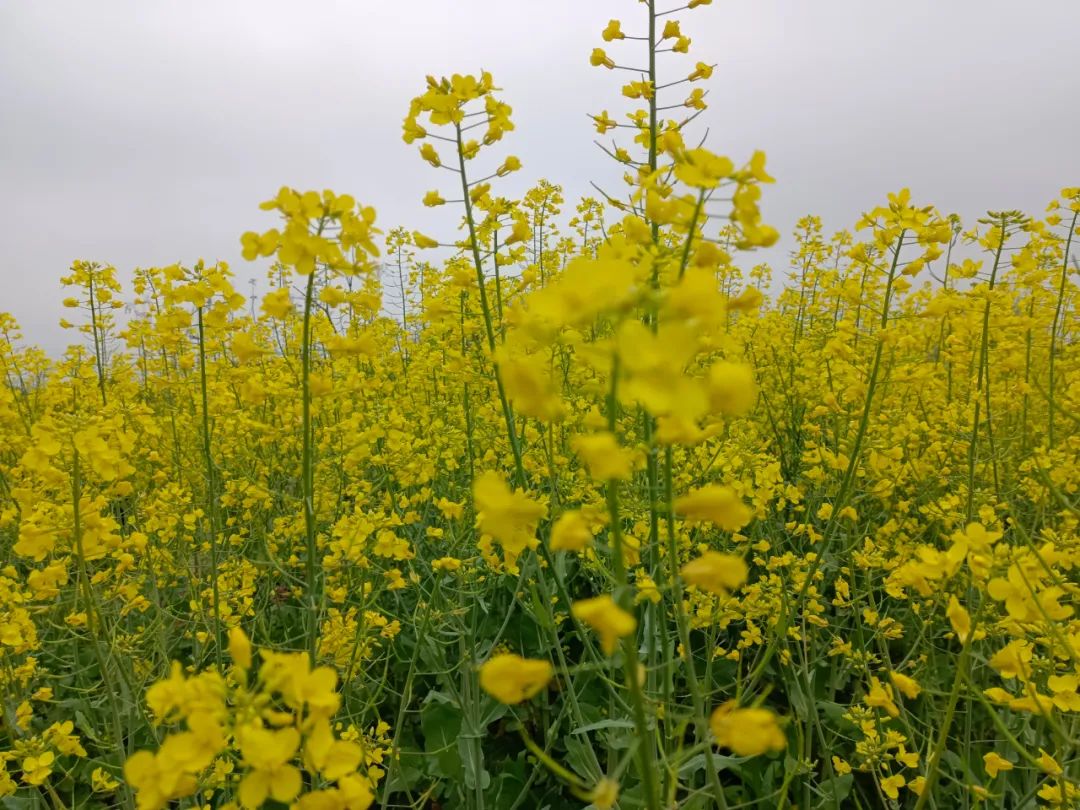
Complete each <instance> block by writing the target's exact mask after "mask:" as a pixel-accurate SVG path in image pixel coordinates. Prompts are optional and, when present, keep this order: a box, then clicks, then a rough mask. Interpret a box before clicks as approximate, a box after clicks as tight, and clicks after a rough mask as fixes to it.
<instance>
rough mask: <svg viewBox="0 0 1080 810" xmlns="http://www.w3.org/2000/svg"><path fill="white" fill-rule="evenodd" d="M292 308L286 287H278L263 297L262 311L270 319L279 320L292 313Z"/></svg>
mask: <svg viewBox="0 0 1080 810" xmlns="http://www.w3.org/2000/svg"><path fill="white" fill-rule="evenodd" d="M292 308H293V305H292V299H291V298H290V297H289V288H288V287H278V288H277V289H276V290H271V291H270V292H268V293H267V294H266V295H264V296H263V301H262V311H263V312H265V313H266V314H267V315H269V316H270V317H271V318H277V319H279V320H281V319H282V318H284V317H285V316H286V315H288V314H289V313H290V312H291V311H292Z"/></svg>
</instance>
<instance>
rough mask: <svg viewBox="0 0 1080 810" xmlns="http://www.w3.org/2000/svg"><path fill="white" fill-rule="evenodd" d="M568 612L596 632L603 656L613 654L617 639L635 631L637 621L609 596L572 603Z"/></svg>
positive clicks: (617, 642) (617, 643)
mask: <svg viewBox="0 0 1080 810" xmlns="http://www.w3.org/2000/svg"><path fill="white" fill-rule="evenodd" d="M570 612H571V613H573V614H574V618H576V619H579V620H580V621H582V622H584V623H585V624H587V625H589V627H591V628H592V629H593V630H595V631H596V634H597V635H598V636H600V649H602V650H603V651H604V654H605V655H611V654H612V653H613V652H615V648H616V647H618V646H619V639H620V638H624V637H625V636H629V635H630V634H631V633H633V632H634V631H635V630H636V629H637V619H635V618H634V616H633V615H632V614H630V613H627V612H626V611H625V610H623V609H622V608H621V607H619V606H618V605H617V604H615V600H614V599H612V598H611V595H610V594H603V595H601V596H594V597H593V598H591V599H581V600H579V601H577V602H574V604H573V605H572V606H571V607H570Z"/></svg>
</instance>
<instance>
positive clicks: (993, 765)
mask: <svg viewBox="0 0 1080 810" xmlns="http://www.w3.org/2000/svg"><path fill="white" fill-rule="evenodd" d="M983 767H984V768H986V773H987V775H989V777H990V778H991V779H994V778H995V777H996V776H997V775H998V774H999V773H1000V772H1001V771H1011V770H1012V769H1013V768H1015V767H1016V766H1015V765H1013V764H1012V763H1011V762H1009V760H1007V759H1005V757H1003V756H1000V755H999V754H996V753H994V752H993V751H991V752H990V753H989V754H984V755H983Z"/></svg>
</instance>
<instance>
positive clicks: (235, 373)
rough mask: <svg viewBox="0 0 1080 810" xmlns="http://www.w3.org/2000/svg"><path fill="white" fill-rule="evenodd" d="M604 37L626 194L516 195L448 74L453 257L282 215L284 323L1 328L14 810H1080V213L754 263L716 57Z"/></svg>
mask: <svg viewBox="0 0 1080 810" xmlns="http://www.w3.org/2000/svg"><path fill="white" fill-rule="evenodd" d="M708 5H709V0H690V2H689V5H688V6H686V7H685V9H680V11H685V12H686V15H687V16H686V19H687V20H692V15H694V14H697V13H700V10H699V9H698V8H697V7H700V6H708ZM683 22H684V24H685V23H686V20H684V21H683ZM602 39H603V45H604V46H605V48H606V49H607V50H605V48H601V47H597V48H596V49H595V50H594V51H593V52H592V54H591V57H590V60H589V61H591V63H592V65H594V66H596V67H598V68H601V69H609V70H611V71H612V76H613V77H615V76H619V75H623V76H628V77H631V78H630V80H629V82H628V83H627V84H626V85H625V86H624V87H623V88H622V94H621V98H622V100H623V102H625V101H626V100H630V104H629V107H630V109H629V110H626V111H620V112H618V113H616V112H611V113H609V112H608V111H606V110H605V111H601V112H599V113H597V114H596V115H595V116H593V122H594V124H595V128H596V131H597V132H598V133H600V134H601V135H604V136H605V141H604V143H605V144H610V148H608V147H607V146H605V147H604V150H605V151H607V152H608V154H609V156H610V157H611V158H612V159H614V160H616V161H618V162H619V163H621V164H623V166H624V169H625V183H626V186H625V188H623V189H621V190H616V189H607V190H606V191H605V192H602V193H600V194H599V195H598V196H597V197H596V198H586V199H583V200H581V201H580V202H579V203H578V204H577V205H576V206H572V207H568V206H567V204H566V202H565V201H564V199H563V197H562V193H561V189H560V187H559V186H557V185H554V184H552V183H550V182H547V181H540V182H539V183H538V184H537V185H535V186H534V187H533V188H532V189H531V190H530V191H529V192H528V193H527V194H525V195H524V197H523V198H522V199H520V200H514V199H508V198H505V197H501V196H498V184H499V181H500V179H501V178H503V177H504V176H506V175H508V174H510V173H512V172H515V171H517V170H519V169H520V168H521V167H522V162H521V161H520V160H519V159H518V158H517V157H514V156H512V155H508V154H507V152H506V150H505V149H504V142H506V141H509V140H512V137H511V134H512V131H513V129H514V125H513V121H512V110H511V107H510V106H509V105H508V104H507V103H506V102H505V101H504V100H503V99H502V98H501V97H500V92H499V90H498V88H497V86H496V85H495V84H494V80H493V78H492V77H491V76H490V75H489V74H487V73H482V74H480V75H479V76H462V75H454V76H452V77H450V78H445V79H435V78H428V80H427V83H426V85H422V86H421V90H422V91H421V93H420V95H418V96H417V97H416V98H414V99H413V100H412V101H411V103H409V104H408V112H407V115H406V117H405V122H404V140H405V142H406V143H409V144H413V146H412V147H411V148H414V149H415V148H417V147H419V153H420V156H421V158H422V159H423V160H425V161H427V162H428V163H429V164H431V166H432V167H434V168H435V169H437V170H438V171H435V172H432V178H433V185H434V186H435V188H434V189H433V190H431V191H428V192H427V193H426V195H425V196H424V198H423V199H424V202H425V204H427V205H429V206H441V205H447V206H454V207H456V210H457V211H458V212H459V214H460V223H461V230H460V231H459V232H458V233H448V234H440V235H439V237H438V238H436V237H435V236H428V235H424V234H421V233H418V232H410V231H407V230H405V229H401V228H395V229H387V230H386V231H385V232H384V231H383V230H380V228H379V227H378V226H377V224H376V215H375V211H374V209H373V208H370V207H368V206H367V205H364V204H362V203H360V202H358V201H357V200H356V199H354V198H353V197H351V196H348V195H344V194H342V195H339V194H335V193H333V192H330V191H320V192H316V191H303V192H301V191H296V190H293V189H290V188H283V189H281V191H280V192H279V193H278V194H277V195H276V196H275V197H274V198H273V199H271V200H269V201H267V202H265V203H263V204H262V206H261V208H262V209H263V212H264V213H261V214H260V213H258V212H257V211H255V210H254V207H253V213H252V226H254V227H256V228H257V230H253V231H251V232H249V233H246V234H244V235H243V237H242V244H243V251H244V255H245V258H247V259H251V260H254V259H260V258H262V259H264V260H268V261H267V265H268V266H269V267H270V270H269V273H268V278H267V280H268V283H269V286H270V291H269V292H268V293H267V294H266V295H265V296H263V297H262V298H261V301H259V300H255V301H249V300H248V299H247V298H246V297H245V296H244V295H242V294H240V293H238V292H237V290H236V289H234V287H233V286H232V281H231V278H232V277H231V274H230V271H229V269H228V268H227V267H226V266H225V265H224V264H220V263H219V264H216V265H210V264H203V263H198V264H195V265H194V266H191V267H184V266H179V265H174V266H170V267H161V268H145V269H139V270H136V271H135V273H134V284H133V285H131V286H130V288H129V289H121V285H120V284H119V283H118V280H117V275H116V272H115V270H114V269H113V268H112V267H110V266H108V265H104V264H100V263H96V262H93V261H77V262H75V263H74V265H73V266H72V269H71V272H70V275H68V276H67V277H65V278H64V279H63V284H64V285H65V287H66V290H67V292H66V293H65V295H66V296H68V297H67V298H66V299H65V301H64V304H65V306H67V307H68V308H69V310H70V312H71V315H70V319H69V322H66V323H65V325H66V326H69V327H71V328H72V329H74V330H75V331H76V332H77V333H78V336H79V341H78V345H75V346H73V347H72V348H70V349H69V350H68V351H67V352H66V354H64V355H63V357H62V358H50V357H48V356H46V355H45V353H43V352H42V351H40V350H38V349H36V348H32V347H27V346H25V344H24V342H23V341H22V340H21V336H20V333H19V327H18V325H17V324H16V323H15V321H14V319H12V318H11V317H10V316H8V315H3V314H0V369H2V372H3V382H2V385H0V807H2V808H5V810H24V809H27V810H28V809H29V808H51V810H60V808H125V809H130V810H135V808H138V810H160V809H161V808H166V807H176V808H259V807H268V808H275V807H276V808H297V810H364V808H368V807H379V808H414V810H446V809H447V808H467V809H468V810H517V809H518V808H520V809H521V810H533V809H534V808H552V810H558V808H575V807H591V808H598V809H599V810H606V809H607V808H614V807H619V808H627V809H630V808H644V809H645V810H660V808H676V807H678V808H687V810H690V809H691V808H747V807H761V808H799V809H800V810H810V809H811V808H820V809H821V810H826V809H827V808H848V807H851V808H876V807H903V808H914V810H922V809H923V808H938V809H939V810H945V809H946V808H959V807H965V808H967V807H981V806H987V807H1000V808H1029V807H1078V806H1080V720H1078V718H1080V714H1078V713H1080V692H1078V686H1080V619H1078V618H1077V616H1076V615H1075V602H1076V599H1077V595H1078V584H1077V582H1078V578H1077V566H1078V565H1080V529H1078V525H1080V474H1078V472H1080V427H1078V424H1080V318H1078V288H1077V270H1078V268H1077V263H1076V257H1077V255H1078V252H1080V251H1078V245H1077V243H1078V242H1080V229H1078V222H1080V188H1066V189H1064V190H1063V191H1062V192H1061V195H1060V198H1059V199H1057V200H1055V201H1053V202H1051V204H1050V206H1049V208H1048V210H1047V212H1045V213H1043V214H1042V215H1041V218H1040V217H1039V216H1033V215H1030V214H1026V213H1022V212H1019V211H992V212H989V213H987V214H986V216H985V217H984V218H982V219H979V220H978V221H977V222H969V223H962V222H961V221H960V220H959V219H958V218H957V217H955V216H948V215H944V214H942V213H939V212H938V211H937V210H936V209H935V208H933V207H932V206H926V207H923V206H922V205H920V204H916V202H915V201H913V200H911V199H910V195H909V194H908V192H907V191H900V192H898V193H895V194H890V195H888V197H887V200H886V201H885V202H884V204H882V205H880V206H879V207H876V208H873V209H872V210H871V211H869V212H868V213H867V214H866V215H865V216H864V217H863V218H862V220H861V221H860V222H859V223H857V225H856V227H855V228H854V230H853V231H851V232H848V231H843V232H840V233H836V234H834V235H831V236H829V235H827V234H825V233H823V228H822V224H821V222H820V221H819V220H817V219H816V218H813V217H808V218H806V219H804V220H802V221H801V222H799V224H798V228H797V232H796V233H795V235H794V239H795V242H794V244H795V249H794V251H793V254H792V265H791V269H790V272H789V273H788V274H787V275H786V277H784V278H774V277H773V270H772V269H770V268H769V267H768V266H766V265H756V266H753V268H752V269H751V270H743V269H741V268H743V267H745V266H748V265H750V264H751V261H752V254H750V253H747V251H751V250H752V249H753V248H755V247H761V246H768V245H771V244H773V243H774V242H776V240H777V238H778V233H777V232H776V231H775V230H774V229H773V228H772V227H770V226H769V225H767V224H765V222H764V221H763V219H762V213H761V210H760V207H759V205H760V204H761V202H762V201H761V195H762V191H763V188H764V187H766V186H767V185H768V184H769V183H772V182H773V179H772V177H770V175H769V174H768V172H767V170H766V165H765V157H764V155H762V154H761V153H755V154H753V155H749V156H739V157H738V159H729V158H728V157H724V156H722V155H721V154H718V153H715V152H713V151H711V150H710V149H709V148H706V147H705V146H703V145H701V133H696V134H695V133H694V131H693V130H694V127H693V124H692V122H693V120H694V118H695V117H696V116H697V115H698V113H699V112H700V111H701V110H702V109H704V108H705V103H706V102H705V92H704V90H703V89H702V82H703V81H704V80H706V79H708V78H709V75H710V73H711V72H712V69H713V68H712V66H711V65H710V64H709V63H708V62H696V60H694V59H692V58H689V57H685V56H682V55H683V54H686V53H687V52H688V51H689V46H690V38H689V36H688V35H687V33H685V32H684V30H683V29H682V28H681V27H680V22H679V21H678V19H677V18H676V17H675V16H673V15H672V14H671V13H670V12H662V11H661V10H659V9H658V8H657V7H656V6H655V5H654V3H653V2H651V0H650V2H647V3H643V4H642V5H641V7H640V9H639V10H638V11H637V12H636V13H635V14H634V16H633V18H632V19H631V18H628V19H626V20H623V21H621V22H620V21H617V20H612V21H611V23H610V24H609V25H608V26H607V27H606V28H605V29H604V30H603V32H602ZM609 51H610V53H609ZM680 59H683V60H686V59H689V61H687V62H685V63H684V62H682V61H679V60H680ZM646 65H647V67H646ZM624 66H628V67H631V68H634V69H635V70H634V71H631V72H627V73H625V74H620V73H618V72H616V71H617V69H619V68H622V67H624ZM637 68H640V70H637ZM615 81H616V82H617V80H615ZM613 86H614V87H615V88H616V90H615V93H617V83H616V84H614V85H613ZM615 93H613V96H614V95H615ZM617 104H619V102H618V101H616V100H615V99H614V98H613V102H612V108H613V109H614V108H615V107H616V105H617ZM402 106H403V109H404V107H405V104H404V103H403V105H402ZM624 112H625V114H624ZM612 135H613V136H614V138H613V139H612V138H611V136H612ZM422 191H423V190H422V189H420V190H417V194H418V196H419V194H420V193H422ZM920 202H921V201H920ZM426 249H439V250H433V251H432V252H430V253H422V252H421V251H424V250H426ZM424 256H435V257H438V260H430V261H429V260H425V259H424V258H422V257H424ZM781 288H782V292H779V294H772V292H771V291H773V290H774V289H781ZM124 306H128V307H129V309H130V311H131V312H132V313H133V314H131V316H130V317H125V318H123V319H121V318H120V314H119V312H118V310H120V309H121V308H122V307H124Z"/></svg>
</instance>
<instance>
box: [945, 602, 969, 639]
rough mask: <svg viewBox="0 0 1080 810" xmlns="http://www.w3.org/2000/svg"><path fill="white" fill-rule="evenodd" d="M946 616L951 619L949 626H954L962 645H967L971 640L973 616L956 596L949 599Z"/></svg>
mask: <svg viewBox="0 0 1080 810" xmlns="http://www.w3.org/2000/svg"><path fill="white" fill-rule="evenodd" d="M945 615H946V616H948V617H949V624H951V625H952V629H953V632H954V633H956V637H957V638H958V639H959V640H960V642H961V643H962V644H967V643H968V641H970V640H971V616H970V615H969V614H968V612H967V610H965V609H964V606H963V605H961V604H960V602H959V600H958V599H957V598H956V597H955V596H950V597H949V607H948V609H947V610H946V611H945Z"/></svg>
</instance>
